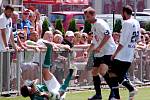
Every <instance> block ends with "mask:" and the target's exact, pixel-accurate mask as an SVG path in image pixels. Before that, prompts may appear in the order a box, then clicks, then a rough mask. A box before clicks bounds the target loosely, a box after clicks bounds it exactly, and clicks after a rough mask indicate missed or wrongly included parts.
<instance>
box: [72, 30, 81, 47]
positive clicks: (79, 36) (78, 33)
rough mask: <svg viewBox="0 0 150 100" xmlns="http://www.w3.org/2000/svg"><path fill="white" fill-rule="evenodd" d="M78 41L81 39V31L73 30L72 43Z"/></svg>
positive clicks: (76, 43)
mask: <svg viewBox="0 0 150 100" xmlns="http://www.w3.org/2000/svg"><path fill="white" fill-rule="evenodd" d="M80 41H81V33H80V32H75V33H74V42H73V43H74V44H75V45H78V44H80Z"/></svg>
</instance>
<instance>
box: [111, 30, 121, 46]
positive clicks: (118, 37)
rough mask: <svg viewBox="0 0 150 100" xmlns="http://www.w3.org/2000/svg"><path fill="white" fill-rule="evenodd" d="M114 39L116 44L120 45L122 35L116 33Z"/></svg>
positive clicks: (113, 35)
mask: <svg viewBox="0 0 150 100" xmlns="http://www.w3.org/2000/svg"><path fill="white" fill-rule="evenodd" d="M112 37H113V39H114V41H115V43H116V44H119V39H120V34H119V33H118V32H114V33H113V34H112Z"/></svg>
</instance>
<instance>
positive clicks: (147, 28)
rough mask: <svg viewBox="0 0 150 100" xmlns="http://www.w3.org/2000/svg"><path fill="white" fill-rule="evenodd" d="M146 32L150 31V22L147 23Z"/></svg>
mask: <svg viewBox="0 0 150 100" xmlns="http://www.w3.org/2000/svg"><path fill="white" fill-rule="evenodd" d="M145 30H146V31H150V22H147V23H146V24H145Z"/></svg>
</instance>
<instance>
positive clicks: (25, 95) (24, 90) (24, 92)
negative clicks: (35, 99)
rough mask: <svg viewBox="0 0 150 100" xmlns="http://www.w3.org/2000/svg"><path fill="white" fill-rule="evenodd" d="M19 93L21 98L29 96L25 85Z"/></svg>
mask: <svg viewBox="0 0 150 100" xmlns="http://www.w3.org/2000/svg"><path fill="white" fill-rule="evenodd" d="M20 91H21V95H22V96H23V97H28V96H29V90H28V87H27V86H26V85H24V86H22V87H21V90H20Z"/></svg>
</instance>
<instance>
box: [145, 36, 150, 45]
mask: <svg viewBox="0 0 150 100" xmlns="http://www.w3.org/2000/svg"><path fill="white" fill-rule="evenodd" d="M144 37H145V42H146V44H149V42H150V38H149V35H148V34H144Z"/></svg>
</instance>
